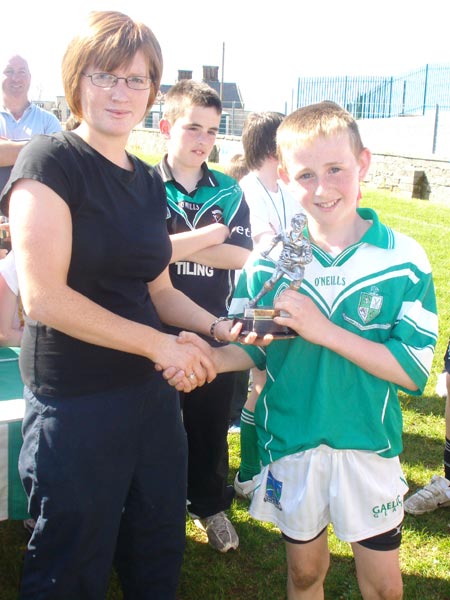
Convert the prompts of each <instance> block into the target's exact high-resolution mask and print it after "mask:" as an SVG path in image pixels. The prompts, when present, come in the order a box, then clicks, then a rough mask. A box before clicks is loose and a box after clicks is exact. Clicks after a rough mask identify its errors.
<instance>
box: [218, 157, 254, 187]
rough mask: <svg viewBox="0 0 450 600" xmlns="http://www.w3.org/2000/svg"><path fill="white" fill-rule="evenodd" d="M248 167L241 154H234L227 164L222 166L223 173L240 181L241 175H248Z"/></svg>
mask: <svg viewBox="0 0 450 600" xmlns="http://www.w3.org/2000/svg"><path fill="white" fill-rule="evenodd" d="M249 172H250V169H249V168H248V164H247V161H246V160H245V156H244V155H243V154H234V155H233V156H232V157H231V158H230V160H229V162H228V164H227V165H226V166H225V167H224V173H225V174H226V175H229V176H230V177H233V179H236V181H240V180H241V179H242V178H243V177H245V176H246V175H248V173H249Z"/></svg>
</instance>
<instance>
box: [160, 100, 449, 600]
mask: <svg viewBox="0 0 450 600" xmlns="http://www.w3.org/2000/svg"><path fill="white" fill-rule="evenodd" d="M277 149H278V156H279V159H280V170H279V174H280V177H281V179H282V180H283V181H284V182H285V183H286V184H287V186H288V188H289V190H290V191H291V193H292V194H294V195H295V197H296V198H297V200H298V201H299V202H300V204H301V207H302V208H303V210H304V211H305V213H306V214H307V217H308V227H307V232H306V233H307V235H308V237H309V239H310V241H311V247H312V252H313V261H312V262H311V263H310V264H308V265H307V266H306V269H305V277H304V280H303V282H302V285H301V287H300V289H299V290H298V291H297V290H293V289H289V281H288V280H287V279H286V278H283V279H281V280H280V281H278V282H277V284H276V285H275V287H274V289H272V290H271V291H270V292H269V293H268V294H266V295H265V296H264V297H263V298H262V300H261V304H266V305H270V304H274V305H275V308H277V309H280V310H282V311H283V312H284V313H286V314H287V316H283V317H277V318H276V319H275V320H276V321H277V322H278V323H280V324H282V325H288V326H289V327H291V328H292V329H293V330H294V331H295V332H296V333H297V334H298V337H295V338H293V339H290V340H280V341H274V342H272V343H271V344H270V345H268V346H266V347H258V346H251V345H240V346H237V345H231V346H227V347H225V348H221V349H215V350H213V353H212V355H213V360H214V361H215V363H216V367H217V369H218V372H223V371H229V370H236V369H248V368H249V367H253V366H254V365H256V366H257V367H258V368H260V369H264V368H265V369H266V370H267V382H266V385H265V387H264V389H263V390H262V392H261V395H260V397H259V399H258V403H257V405H256V410H255V424H256V427H257V433H258V443H259V451H260V456H261V461H262V464H263V469H262V472H261V474H260V475H259V479H258V485H257V488H256V490H255V493H254V497H253V500H252V503H251V506H250V512H251V514H252V515H253V516H254V517H256V518H257V519H260V520H263V521H269V522H272V523H274V524H275V525H277V526H278V527H279V528H280V530H281V532H282V535H283V537H284V539H285V542H286V551H287V564H288V584H287V587H288V598H289V600H300V599H302V600H304V599H308V600H310V599H319V598H323V584H324V580H325V576H326V573H327V570H328V567H329V561H330V559H329V550H328V541H327V530H328V525H329V524H330V523H332V525H333V529H334V532H335V534H336V535H337V536H338V537H339V538H340V539H342V540H344V541H347V542H349V543H350V544H351V546H352V550H353V553H354V557H355V563H356V571H357V576H358V583H359V586H360V590H361V593H362V596H363V598H364V599H366V600H367V599H369V598H370V599H371V600H373V599H377V600H378V599H379V600H381V599H383V600H386V599H389V600H393V599H396V600H397V599H400V598H401V597H402V578H401V573H400V566H399V547H400V541H401V527H402V521H403V514H404V513H403V496H404V494H405V493H406V491H407V489H408V486H407V484H406V482H405V478H404V476H403V473H402V469H401V467H400V463H399V458H398V456H399V454H400V452H401V451H402V416H401V409H400V403H399V400H398V390H403V391H405V392H407V393H408V394H417V395H418V394H421V393H422V390H423V388H424V386H425V384H426V381H427V378H428V375H429V372H430V367H431V363H432V359H433V354H434V347H435V343H436V338H437V315H436V300H435V293H434V286H433V281H432V275H431V269H430V264H429V261H428V259H427V257H426V255H425V252H424V251H423V249H422V248H421V247H420V246H419V244H418V243H417V242H415V241H414V240H413V239H411V238H409V237H407V236H405V235H402V234H399V233H397V232H394V231H392V230H391V229H390V228H389V227H387V226H385V225H383V224H381V223H380V221H379V220H378V217H377V215H376V213H375V212H374V211H373V210H371V209H364V208H358V195H359V185H360V182H361V181H362V180H363V179H364V176H365V174H366V173H367V170H368V168H369V165H370V158H371V156H370V152H369V150H368V149H367V148H365V147H364V146H363V144H362V141H361V138H360V135H359V131H358V127H357V124H356V122H355V121H354V119H353V117H352V116H351V115H350V114H349V113H348V112H347V111H345V110H343V109H342V108H341V107H340V106H338V105H336V104H334V103H332V102H322V103H319V104H316V105H311V106H308V107H304V108H301V109H299V110H296V111H295V112H293V113H292V114H291V115H289V116H288V117H287V118H286V119H285V120H284V121H283V123H282V124H281V125H280V127H279V129H278V131H277ZM273 270H274V261H273V260H271V258H270V257H269V256H268V257H267V258H264V257H263V256H261V255H259V256H258V255H256V254H255V256H254V260H252V259H250V260H249V261H247V263H246V265H245V268H244V270H243V273H242V276H241V278H240V281H239V284H238V286H237V289H236V293H235V295H234V299H233V302H232V306H231V309H230V313H231V314H242V313H243V309H244V307H245V305H246V304H247V303H248V301H249V299H251V298H253V297H254V296H255V295H256V294H257V292H258V291H259V290H260V289H261V287H262V286H263V284H264V282H265V281H266V280H268V279H269V278H270V276H271V274H272V273H273ZM182 339H190V340H193V339H194V336H193V334H188V333H186V334H183V335H182ZM198 343H200V344H201V343H202V341H201V340H198ZM170 375H171V373H170V371H169V372H166V378H168V379H169V381H170V382H171V383H172V384H173V383H174V380H173V379H171V378H170Z"/></svg>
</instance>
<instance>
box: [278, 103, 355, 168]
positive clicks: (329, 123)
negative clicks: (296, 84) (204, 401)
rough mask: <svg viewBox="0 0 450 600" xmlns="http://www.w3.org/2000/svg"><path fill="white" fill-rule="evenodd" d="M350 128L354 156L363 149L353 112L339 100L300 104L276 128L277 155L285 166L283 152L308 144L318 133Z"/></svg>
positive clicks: (335, 131) (322, 133)
mask: <svg viewBox="0 0 450 600" xmlns="http://www.w3.org/2000/svg"><path fill="white" fill-rule="evenodd" d="M342 132H347V133H348V135H349V138H350V145H351V147H352V150H353V153H354V154H355V156H357V157H358V156H359V155H360V153H361V151H362V150H363V149H364V145H363V143H362V140H361V135H360V133H359V129H358V125H357V124H356V121H355V119H354V118H353V116H352V115H351V114H350V113H349V112H348V111H346V110H345V109H343V108H342V107H341V106H339V104H336V103H335V102H330V101H328V100H327V101H324V102H319V103H317V104H310V105H309V106H304V107H303V108H298V109H297V110H295V111H294V112H293V113H291V114H290V115H288V116H287V117H286V118H285V119H284V121H283V123H282V124H281V125H280V127H279V128H278V131H277V155H278V159H279V161H280V164H281V166H283V167H285V166H286V165H285V162H284V156H283V154H284V153H286V151H289V150H295V149H296V148H298V147H299V146H301V145H307V144H308V143H310V142H311V141H313V140H315V139H316V138H318V137H328V136H330V135H333V134H336V133H342Z"/></svg>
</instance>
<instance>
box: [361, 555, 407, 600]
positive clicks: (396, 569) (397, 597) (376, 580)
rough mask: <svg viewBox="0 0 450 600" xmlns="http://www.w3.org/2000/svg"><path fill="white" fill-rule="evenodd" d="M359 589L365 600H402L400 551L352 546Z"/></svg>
mask: <svg viewBox="0 0 450 600" xmlns="http://www.w3.org/2000/svg"><path fill="white" fill-rule="evenodd" d="M352 549H353V554H354V556H355V564H356V574H357V577H358V584H359V589H360V590H361V595H362V597H363V598H364V600H401V599H402V598H403V582H402V575H401V572H400V561H399V549H398V548H397V549H395V550H386V551H380V550H371V549H369V548H365V547H364V546H361V544H356V543H355V544H352Z"/></svg>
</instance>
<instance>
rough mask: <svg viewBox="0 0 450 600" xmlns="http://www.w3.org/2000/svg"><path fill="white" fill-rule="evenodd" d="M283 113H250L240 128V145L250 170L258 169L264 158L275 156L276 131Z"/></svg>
mask: <svg viewBox="0 0 450 600" xmlns="http://www.w3.org/2000/svg"><path fill="white" fill-rule="evenodd" d="M283 119H284V115H283V114H282V113H279V112H270V111H268V112H260V113H257V112H254V113H250V114H249V115H248V117H247V119H246V121H245V123H244V127H243V129H242V146H243V147H244V153H245V158H246V160H247V164H248V167H249V169H250V170H252V171H254V170H256V169H259V168H260V167H261V166H262V164H263V162H264V161H265V160H266V158H270V157H276V155H277V144H276V133H277V129H278V127H279V126H280V125H281V123H282V121H283Z"/></svg>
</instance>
